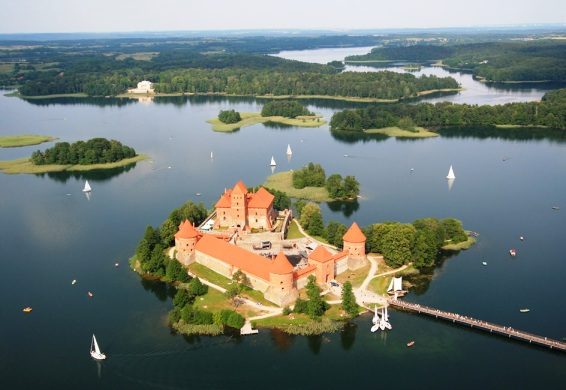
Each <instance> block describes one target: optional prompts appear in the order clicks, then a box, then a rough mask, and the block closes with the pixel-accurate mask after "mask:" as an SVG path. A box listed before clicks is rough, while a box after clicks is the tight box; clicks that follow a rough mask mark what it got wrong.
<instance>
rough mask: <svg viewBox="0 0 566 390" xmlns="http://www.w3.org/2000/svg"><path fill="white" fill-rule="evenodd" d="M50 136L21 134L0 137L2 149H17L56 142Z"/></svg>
mask: <svg viewBox="0 0 566 390" xmlns="http://www.w3.org/2000/svg"><path fill="white" fill-rule="evenodd" d="M56 139H57V138H55V137H50V136H48V135H36V134H21V135H5V136H0V148H17V147H20V146H30V145H39V144H41V143H44V142H50V141H53V140H56Z"/></svg>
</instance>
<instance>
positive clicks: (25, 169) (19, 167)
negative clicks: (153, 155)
mask: <svg viewBox="0 0 566 390" xmlns="http://www.w3.org/2000/svg"><path fill="white" fill-rule="evenodd" d="M148 158H149V156H148V155H146V154H139V155H137V156H136V157H132V158H125V159H123V160H120V161H117V162H113V163H107V164H90V165H79V164H77V165H57V164H51V165H35V164H33V163H32V162H31V160H30V159H29V158H18V159H15V160H8V161H0V172H3V173H8V174H15V173H47V172H63V171H67V172H84V171H94V170H98V169H112V168H118V167H124V166H127V165H130V164H133V163H136V162H138V161H142V160H147V159H148Z"/></svg>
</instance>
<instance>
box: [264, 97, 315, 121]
mask: <svg viewBox="0 0 566 390" xmlns="http://www.w3.org/2000/svg"><path fill="white" fill-rule="evenodd" d="M301 115H313V114H312V112H310V111H309V110H307V108H306V107H305V106H303V105H302V104H301V103H299V102H297V101H294V100H272V101H270V102H267V103H266V104H265V105H264V106H263V108H262V109H261V116H284V117H285V118H296V117H298V116H301Z"/></svg>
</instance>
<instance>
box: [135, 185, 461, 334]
mask: <svg viewBox="0 0 566 390" xmlns="http://www.w3.org/2000/svg"><path fill="white" fill-rule="evenodd" d="M281 200H284V197H280V199H279V201H277V202H276V196H275V195H273V194H272V193H270V191H268V190H267V189H265V188H264V187H256V188H247V187H246V186H245V185H244V183H242V182H241V181H239V182H238V183H236V185H235V186H234V187H233V188H231V189H226V190H225V191H224V192H223V193H222V194H221V195H220V198H219V200H218V201H217V202H216V204H215V206H214V210H213V211H212V212H209V211H207V208H206V207H205V206H204V204H202V203H201V204H195V203H193V202H191V201H188V202H187V203H185V204H184V205H182V206H181V207H179V208H177V209H175V210H173V211H172V212H171V213H170V214H169V217H168V218H167V219H166V220H165V221H164V222H163V223H162V224H161V226H160V227H158V228H154V227H152V226H148V227H147V228H146V230H145V234H144V236H143V238H142V240H141V241H140V242H139V244H138V247H137V250H136V253H135V255H134V256H133V257H132V258H131V259H130V265H131V267H132V268H133V270H134V271H136V272H137V273H138V274H139V275H140V276H141V277H143V278H147V279H153V280H156V279H157V280H161V281H163V282H166V283H170V284H172V286H174V288H175V289H176V290H177V291H176V294H175V295H174V299H173V302H172V308H171V311H170V312H169V317H168V318H169V324H170V326H171V328H172V329H174V330H175V331H177V332H179V333H182V334H206V335H220V334H224V333H225V332H227V331H228V332H232V331H231V330H230V329H236V330H239V331H240V333H241V334H254V333H257V329H254V328H278V329H281V330H282V331H284V332H287V333H291V334H301V335H313V334H321V333H326V332H335V331H338V330H340V329H342V328H343V327H344V325H345V324H346V322H347V321H348V320H350V319H351V318H354V317H356V316H357V315H359V314H360V313H363V312H365V311H366V310H368V309H370V310H372V309H373V308H374V307H375V306H376V305H377V306H386V305H387V304H388V302H389V299H390V298H389V294H390V293H391V291H390V290H391V288H390V287H388V286H390V285H391V284H392V278H395V279H396V282H395V283H396V284H397V287H395V290H396V291H397V292H399V293H404V292H405V291H399V290H400V289H403V288H404V289H405V290H406V289H407V288H410V287H411V284H410V283H407V282H405V284H404V285H403V284H402V282H399V280H400V279H399V278H401V277H402V276H410V275H412V276H415V275H419V274H420V272H421V271H420V270H423V271H425V270H427V269H433V268H434V267H435V266H436V265H438V264H440V263H441V261H443V256H442V253H443V252H442V251H443V250H444V249H443V248H444V247H445V246H446V245H456V244H459V243H464V242H468V236H469V235H468V234H466V232H465V231H464V230H463V227H462V224H461V222H460V221H458V220H456V219H453V218H446V219H441V220H440V219H436V218H423V219H419V220H416V221H414V222H413V223H409V224H406V223H398V222H383V223H376V224H370V225H368V226H366V227H365V228H363V229H362V228H360V227H359V226H358V225H357V223H355V222H354V223H352V224H351V226H350V227H349V228H348V227H347V226H346V225H344V224H341V223H339V222H333V221H331V222H329V223H328V224H327V225H325V224H324V221H323V218H322V213H321V211H320V207H319V206H318V205H317V204H315V203H305V202H304V201H298V202H297V203H296V204H295V209H296V213H297V215H296V216H294V215H293V212H292V211H291V210H289V209H288V205H289V204H288V203H287V202H281ZM451 249H452V248H451ZM462 249H463V248H462Z"/></svg>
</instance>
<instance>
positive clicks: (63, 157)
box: [31, 138, 136, 165]
mask: <svg viewBox="0 0 566 390" xmlns="http://www.w3.org/2000/svg"><path fill="white" fill-rule="evenodd" d="M135 156H136V151H135V150H134V148H131V147H129V146H126V145H122V144H121V143H120V142H118V141H116V140H110V141H109V140H107V139H105V138H92V139H90V140H88V141H86V142H85V141H78V142H74V143H72V144H69V143H68V142H57V143H56V144H55V146H53V147H52V148H48V149H46V150H45V151H43V152H42V151H40V150H37V151H35V152H33V153H32V155H31V161H32V163H34V164H36V165H45V164H61V165H75V164H81V165H88V164H102V163H112V162H116V161H120V160H123V159H125V158H130V157H135Z"/></svg>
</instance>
